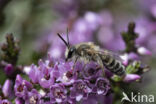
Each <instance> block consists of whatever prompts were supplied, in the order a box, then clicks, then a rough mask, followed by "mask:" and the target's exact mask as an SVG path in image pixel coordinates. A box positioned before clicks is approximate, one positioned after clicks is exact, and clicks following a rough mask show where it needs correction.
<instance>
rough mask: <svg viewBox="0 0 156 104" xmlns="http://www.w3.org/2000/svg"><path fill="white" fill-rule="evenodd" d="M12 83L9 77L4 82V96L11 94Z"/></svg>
mask: <svg viewBox="0 0 156 104" xmlns="http://www.w3.org/2000/svg"><path fill="white" fill-rule="evenodd" d="M12 85H13V83H12V81H11V80H9V79H8V80H6V81H5V82H4V85H3V88H2V92H3V94H4V96H5V97H11V95H12Z"/></svg>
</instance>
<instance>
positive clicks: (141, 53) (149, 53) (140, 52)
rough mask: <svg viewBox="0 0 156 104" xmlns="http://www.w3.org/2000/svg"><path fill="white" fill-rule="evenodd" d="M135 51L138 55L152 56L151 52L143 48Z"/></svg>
mask: <svg viewBox="0 0 156 104" xmlns="http://www.w3.org/2000/svg"><path fill="white" fill-rule="evenodd" d="M137 51H138V53H139V54H140V55H152V53H151V51H149V50H148V49H146V48H145V47H139V48H138V50H137Z"/></svg>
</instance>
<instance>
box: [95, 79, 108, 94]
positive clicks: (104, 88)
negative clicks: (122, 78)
mask: <svg viewBox="0 0 156 104" xmlns="http://www.w3.org/2000/svg"><path fill="white" fill-rule="evenodd" d="M93 90H94V92H96V93H97V94H102V95H106V94H107V93H108V91H109V90H110V84H109V81H108V80H107V79H106V78H100V77H99V78H98V79H97V81H96V84H95V88H94V89H93Z"/></svg>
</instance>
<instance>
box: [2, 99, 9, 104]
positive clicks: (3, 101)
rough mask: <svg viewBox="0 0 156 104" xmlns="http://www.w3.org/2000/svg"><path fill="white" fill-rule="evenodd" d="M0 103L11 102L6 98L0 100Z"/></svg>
mask: <svg viewBox="0 0 156 104" xmlns="http://www.w3.org/2000/svg"><path fill="white" fill-rule="evenodd" d="M0 104H12V103H11V102H10V101H8V100H7V99H3V100H0Z"/></svg>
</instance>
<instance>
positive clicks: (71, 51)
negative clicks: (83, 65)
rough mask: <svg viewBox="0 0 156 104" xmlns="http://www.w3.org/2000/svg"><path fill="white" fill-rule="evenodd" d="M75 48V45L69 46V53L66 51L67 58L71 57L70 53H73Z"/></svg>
mask: <svg viewBox="0 0 156 104" xmlns="http://www.w3.org/2000/svg"><path fill="white" fill-rule="evenodd" d="M75 50H76V48H75V47H71V48H70V50H69V53H68V58H71V57H72V54H73V53H74V51H75Z"/></svg>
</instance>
